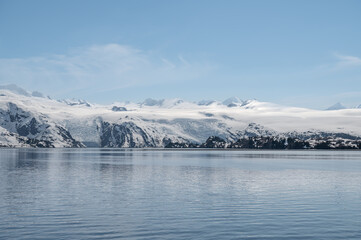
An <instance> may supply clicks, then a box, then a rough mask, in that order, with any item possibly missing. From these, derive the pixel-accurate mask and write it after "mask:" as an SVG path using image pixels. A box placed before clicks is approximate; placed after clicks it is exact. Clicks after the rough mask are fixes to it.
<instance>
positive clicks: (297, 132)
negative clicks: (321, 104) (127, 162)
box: [0, 88, 361, 148]
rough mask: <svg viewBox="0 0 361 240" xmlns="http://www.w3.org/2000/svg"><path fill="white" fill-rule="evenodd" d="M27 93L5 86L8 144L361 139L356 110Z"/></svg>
mask: <svg viewBox="0 0 361 240" xmlns="http://www.w3.org/2000/svg"><path fill="white" fill-rule="evenodd" d="M24 91H25V90H24ZM21 93H22V91H20V93H19V89H16V91H11V90H9V89H2V88H0V133H1V136H0V146H9V147H86V146H88V147H122V148H129V147H131V148H133V147H165V146H170V145H172V144H171V143H174V144H178V145H179V146H181V145H182V144H184V146H186V145H188V146H190V145H192V144H193V146H202V144H205V143H206V141H207V139H209V137H211V136H217V137H219V138H220V139H223V140H224V141H225V142H226V143H227V144H228V145H229V144H231V143H235V142H237V141H238V140H240V139H245V138H248V139H249V138H265V137H269V138H275V139H280V138H284V139H287V138H292V139H299V141H310V140H312V141H321V139H328V140H329V141H331V140H332V141H333V140H335V139H339V140H340V139H343V140H345V141H346V140H349V141H358V139H359V138H360V136H361V126H360V124H359V122H360V120H361V109H356V108H355V109H343V110H342V111H321V110H312V109H306V108H296V107H285V106H281V105H277V104H272V103H267V102H260V101H257V100H245V101H244V100H240V99H239V98H230V99H227V100H225V101H224V102H218V101H209V102H202V103H200V102H198V103H195V102H187V101H184V100H181V99H163V100H154V99H147V100H146V101H144V102H141V103H131V102H123V103H120V102H118V103H114V104H110V105H99V104H92V103H89V102H87V101H85V100H62V101H58V100H53V99H50V98H44V97H39V94H35V95H36V96H34V95H32V94H21ZM356 145H357V144H356ZM233 146H236V145H233ZM237 146H241V145H237ZM242 146H243V145H242ZM270 146H272V144H271V145H270ZM310 146H316V145H312V143H310ZM352 146H354V145H352Z"/></svg>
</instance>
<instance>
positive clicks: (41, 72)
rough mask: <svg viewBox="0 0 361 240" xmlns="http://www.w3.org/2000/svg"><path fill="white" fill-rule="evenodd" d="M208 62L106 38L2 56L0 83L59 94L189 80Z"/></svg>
mask: <svg viewBox="0 0 361 240" xmlns="http://www.w3.org/2000/svg"><path fill="white" fill-rule="evenodd" d="M214 67H215V65H213V64H210V63H205V62H192V61H187V60H185V59H184V58H183V57H182V58H179V57H175V59H174V60H170V59H167V58H164V57H159V56H158V55H157V54H154V53H151V52H145V51H142V50H139V49H136V48H133V47H130V46H124V45H119V44H107V45H94V46H90V47H84V48H77V49H73V50H71V51H69V52H68V53H66V54H60V55H55V54H53V55H47V56H40V57H29V58H16V59H15V58H13V59H6V58H5V59H4V58H3V59H0V79H1V82H2V83H4V84H5V83H16V84H19V85H21V86H24V87H26V88H29V89H38V90H42V91H44V90H45V91H47V92H49V90H50V92H51V93H52V94H55V95H62V94H66V93H69V92H74V91H95V90H96V91H109V90H115V89H121V88H127V87H134V86H147V85H156V84H161V83H167V82H178V81H192V80H195V79H198V78H204V77H205V76H207V75H209V74H211V72H212V71H213V69H214ZM45 86H46V87H45Z"/></svg>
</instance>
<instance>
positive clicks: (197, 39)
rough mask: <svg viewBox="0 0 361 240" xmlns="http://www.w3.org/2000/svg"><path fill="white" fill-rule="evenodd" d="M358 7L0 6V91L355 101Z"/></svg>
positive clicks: (106, 98) (313, 104)
mask: <svg viewBox="0 0 361 240" xmlns="http://www.w3.org/2000/svg"><path fill="white" fill-rule="evenodd" d="M360 12H361V1H357V0H356V1H352V0H339V1H331V0H328V1H320V0H313V1H307V0H302V1H301V0H300V1H286V0H283V1H277V0H272V1H269V0H267V1H260V0H254V1H240V0H237V1H231V0H227V1H221V0H219V1H211V0H205V1H202V0H197V1H186V0H184V1H155V0H153V1H152V0H147V1H141V0H136V1H112V0H107V1H100V0H99V1H92V0H86V1H82V0H77V1H67V0H62V1H47V0H44V1H38V0H33V1H18V0H11V1H7V0H0V84H1V85H3V84H17V85H18V86H20V87H23V88H25V89H27V90H29V91H34V90H37V91H40V92H43V93H44V94H48V95H50V96H52V97H54V98H57V99H62V98H81V99H86V100H88V101H90V102H95V103H104V104H105V103H112V102H114V101H126V100H129V101H134V102H139V101H142V100H144V99H146V98H155V99H163V98H182V99H185V100H189V101H198V100H202V99H215V100H224V99H226V98H228V97H232V96H237V97H239V98H241V99H257V100H259V101H267V102H274V103H278V104H283V105H290V106H299V107H309V108H315V109H323V108H327V107H328V106H330V105H332V104H334V103H336V102H341V103H343V104H344V105H346V106H348V107H354V106H356V105H359V104H361V44H360V43H361V14H360Z"/></svg>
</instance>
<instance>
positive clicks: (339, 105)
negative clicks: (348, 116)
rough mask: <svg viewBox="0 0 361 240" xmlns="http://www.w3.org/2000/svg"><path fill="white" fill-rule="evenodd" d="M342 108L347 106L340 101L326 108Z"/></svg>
mask: <svg viewBox="0 0 361 240" xmlns="http://www.w3.org/2000/svg"><path fill="white" fill-rule="evenodd" d="M341 109H346V107H345V106H344V105H342V104H341V103H340V102H338V103H336V104H334V105H332V106H330V107H329V108H327V109H326V110H341Z"/></svg>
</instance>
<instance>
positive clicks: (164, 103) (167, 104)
mask: <svg viewBox="0 0 361 240" xmlns="http://www.w3.org/2000/svg"><path fill="white" fill-rule="evenodd" d="M182 103H184V101H183V100H182V99H179V98H174V99H160V100H156V99H153V98H147V99H145V100H144V101H143V102H142V103H140V106H142V107H143V106H147V107H163V108H172V107H175V106H178V105H180V104H182Z"/></svg>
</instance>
